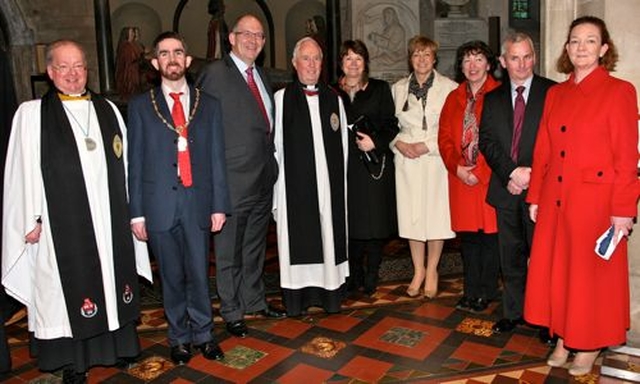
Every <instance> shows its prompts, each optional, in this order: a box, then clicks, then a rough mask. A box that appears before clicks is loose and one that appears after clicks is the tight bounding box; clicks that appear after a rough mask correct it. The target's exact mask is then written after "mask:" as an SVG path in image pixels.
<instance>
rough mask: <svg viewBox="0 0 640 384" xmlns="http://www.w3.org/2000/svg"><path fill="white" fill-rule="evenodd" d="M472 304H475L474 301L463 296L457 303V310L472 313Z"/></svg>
mask: <svg viewBox="0 0 640 384" xmlns="http://www.w3.org/2000/svg"><path fill="white" fill-rule="evenodd" d="M472 302H474V299H471V298H469V297H467V296H462V297H461V298H460V300H458V302H457V303H456V309H459V310H461V311H470V310H471V303H472Z"/></svg>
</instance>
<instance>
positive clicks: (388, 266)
mask: <svg viewBox="0 0 640 384" xmlns="http://www.w3.org/2000/svg"><path fill="white" fill-rule="evenodd" d="M268 239H269V240H268V248H267V257H266V263H265V285H266V287H267V292H268V294H269V300H270V301H271V302H272V303H273V304H275V305H276V306H277V305H280V298H279V296H278V291H279V288H278V287H279V282H278V278H277V276H278V273H277V272H278V263H277V255H276V250H275V249H276V245H275V234H274V228H273V227H272V228H271V231H270V234H269V237H268ZM408 253H409V251H408V247H407V244H406V241H402V240H398V239H395V240H392V241H390V242H389V244H387V246H386V247H385V258H384V259H383V264H382V266H381V270H380V275H381V284H380V286H379V288H378V291H377V292H376V293H375V295H373V296H371V297H369V296H366V295H363V294H354V295H352V296H350V297H349V298H348V299H347V300H345V302H344V305H343V310H342V312H341V313H340V314H334V315H326V314H324V313H323V312H322V311H321V310H320V309H315V310H314V309H311V310H310V311H309V314H308V315H307V316H304V317H301V318H296V319H283V320H266V319H255V318H247V324H248V325H249V327H250V332H249V336H248V337H247V338H245V339H238V338H234V337H232V336H230V335H229V334H227V333H226V331H225V330H224V326H223V324H222V319H221V318H220V317H219V316H218V315H217V308H218V303H217V301H216V299H215V296H214V297H213V307H214V315H215V316H216V317H215V321H216V327H215V333H216V337H217V340H218V341H219V342H220V346H221V347H222V349H223V350H224V352H225V359H224V360H222V361H219V362H214V361H208V360H206V359H204V358H203V357H202V356H200V355H196V356H195V357H194V358H193V359H192V360H191V361H190V362H189V364H188V365H184V366H175V365H174V364H173V363H172V362H171V360H170V358H169V348H168V346H167V341H166V322H165V319H164V312H163V310H162V308H161V305H160V304H161V295H160V292H161V289H160V288H159V286H158V284H157V282H156V284H154V286H147V287H146V288H145V290H144V292H143V308H144V310H143V316H142V318H141V324H140V326H139V331H140V341H141V344H142V347H143V353H142V354H141V356H140V357H139V358H138V359H137V360H136V362H135V363H134V364H133V365H132V366H130V367H127V368H116V367H95V368H93V369H91V370H90V372H89V382H90V383H103V382H104V383H178V384H183V383H249V382H250V383H256V384H260V383H280V384H288V383H291V384H298V383H302V384H314V383H332V384H334V383H336V384H337V383H349V384H360V383H405V382H411V383H469V384H476V383H496V384H502V383H531V384H536V383H549V384H555V383H567V382H579V383H596V382H600V383H606V384H620V383H622V381H619V380H614V379H609V378H606V377H604V376H601V375H600V374H599V373H600V367H599V364H600V361H601V359H600V360H598V363H597V365H596V367H594V370H593V373H592V374H590V375H585V376H582V377H579V378H576V379H572V378H571V377H570V376H569V375H568V373H567V370H566V369H562V368H554V369H551V368H549V367H547V366H546V365H545V364H544V361H545V357H546V355H547V354H548V353H549V350H548V348H547V347H546V346H545V345H543V344H541V343H540V342H539V341H538V339H537V337H536V336H537V330H535V329H533V328H529V327H526V326H523V327H519V328H517V329H516V330H515V331H514V332H513V333H511V334H501V335H493V334H492V332H491V326H492V325H493V323H494V321H496V320H497V319H498V318H500V312H501V310H500V308H499V306H498V304H497V303H495V302H494V303H491V304H490V306H489V308H488V309H487V310H486V311H484V312H483V313H479V314H471V313H468V312H462V311H459V310H456V309H455V303H456V302H457V300H458V299H459V297H460V295H461V292H462V281H461V279H460V278H459V277H456V276H459V272H460V271H461V261H460V257H459V254H458V252H457V245H456V243H455V240H454V241H447V243H446V244H445V252H444V254H443V258H442V259H441V262H440V266H439V270H440V272H441V274H442V275H443V276H449V277H443V278H441V281H440V285H439V288H440V290H441V293H440V294H439V296H438V298H436V299H435V300H430V301H426V300H423V299H410V298H408V297H406V296H405V295H404V293H405V291H406V288H407V283H408V280H409V279H410V278H411V276H410V274H411V271H412V267H411V261H410V258H409V257H408ZM456 273H457V274H456ZM211 274H212V275H214V270H213V267H212V270H211ZM212 286H215V282H214V281H212ZM212 292H215V290H212ZM24 315H25V314H24V312H21V313H18V314H17V315H16V316H15V317H14V318H13V320H11V321H10V325H9V326H8V327H7V334H8V337H9V342H10V344H11V355H12V360H13V371H12V372H11V373H10V374H7V375H4V376H2V375H0V382H7V383H26V382H29V383H36V384H49V383H52V384H53V383H55V384H57V383H60V382H61V379H60V376H61V373H60V372H53V373H43V372H40V371H38V369H37V368H36V365H35V361H34V360H33V359H31V358H30V356H29V352H28V347H27V338H28V335H27V332H26V321H25V319H24ZM605 358H607V359H617V360H618V363H617V364H618V365H621V366H622V365H626V366H629V367H631V368H630V369H636V368H637V367H638V366H640V361H638V360H639V359H637V358H632V359H629V358H626V357H619V356H617V355H613V354H608V355H606V357H605ZM572 380H573V381H572Z"/></svg>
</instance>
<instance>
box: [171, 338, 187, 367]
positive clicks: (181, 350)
mask: <svg viewBox="0 0 640 384" xmlns="http://www.w3.org/2000/svg"><path fill="white" fill-rule="evenodd" d="M171 360H173V362H174V363H176V364H178V365H182V364H187V363H188V362H189V360H191V344H188V343H186V344H178V345H175V346H173V347H171Z"/></svg>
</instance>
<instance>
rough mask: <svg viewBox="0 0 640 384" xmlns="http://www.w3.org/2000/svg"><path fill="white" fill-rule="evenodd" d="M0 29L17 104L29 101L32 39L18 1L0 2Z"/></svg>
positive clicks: (5, 0) (32, 54)
mask: <svg viewBox="0 0 640 384" xmlns="http://www.w3.org/2000/svg"><path fill="white" fill-rule="evenodd" d="M0 28H1V29H2V33H3V34H4V37H5V38H6V41H7V52H8V53H9V59H10V61H11V71H12V73H13V79H14V86H15V91H16V99H17V100H18V102H22V101H25V100H29V99H31V98H32V94H31V74H32V73H33V72H34V71H35V68H34V66H35V52H34V38H33V31H32V30H31V29H30V28H29V27H28V26H27V23H26V22H25V20H24V18H23V16H22V12H21V11H20V6H19V5H18V0H3V1H0Z"/></svg>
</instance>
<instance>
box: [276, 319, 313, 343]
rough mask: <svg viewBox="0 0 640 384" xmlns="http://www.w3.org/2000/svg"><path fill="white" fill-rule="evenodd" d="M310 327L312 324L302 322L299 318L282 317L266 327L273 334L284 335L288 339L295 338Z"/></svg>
mask: <svg viewBox="0 0 640 384" xmlns="http://www.w3.org/2000/svg"><path fill="white" fill-rule="evenodd" d="M312 327H313V325H311V324H307V323H304V322H302V321H299V320H294V319H283V320H280V321H278V322H275V323H273V325H272V326H271V327H270V328H268V332H270V333H273V334H274V335H278V336H282V337H286V338H288V339H295V338H296V337H298V336H300V335H301V334H303V333H305V332H306V331H308V330H309V329H310V328H312Z"/></svg>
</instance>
